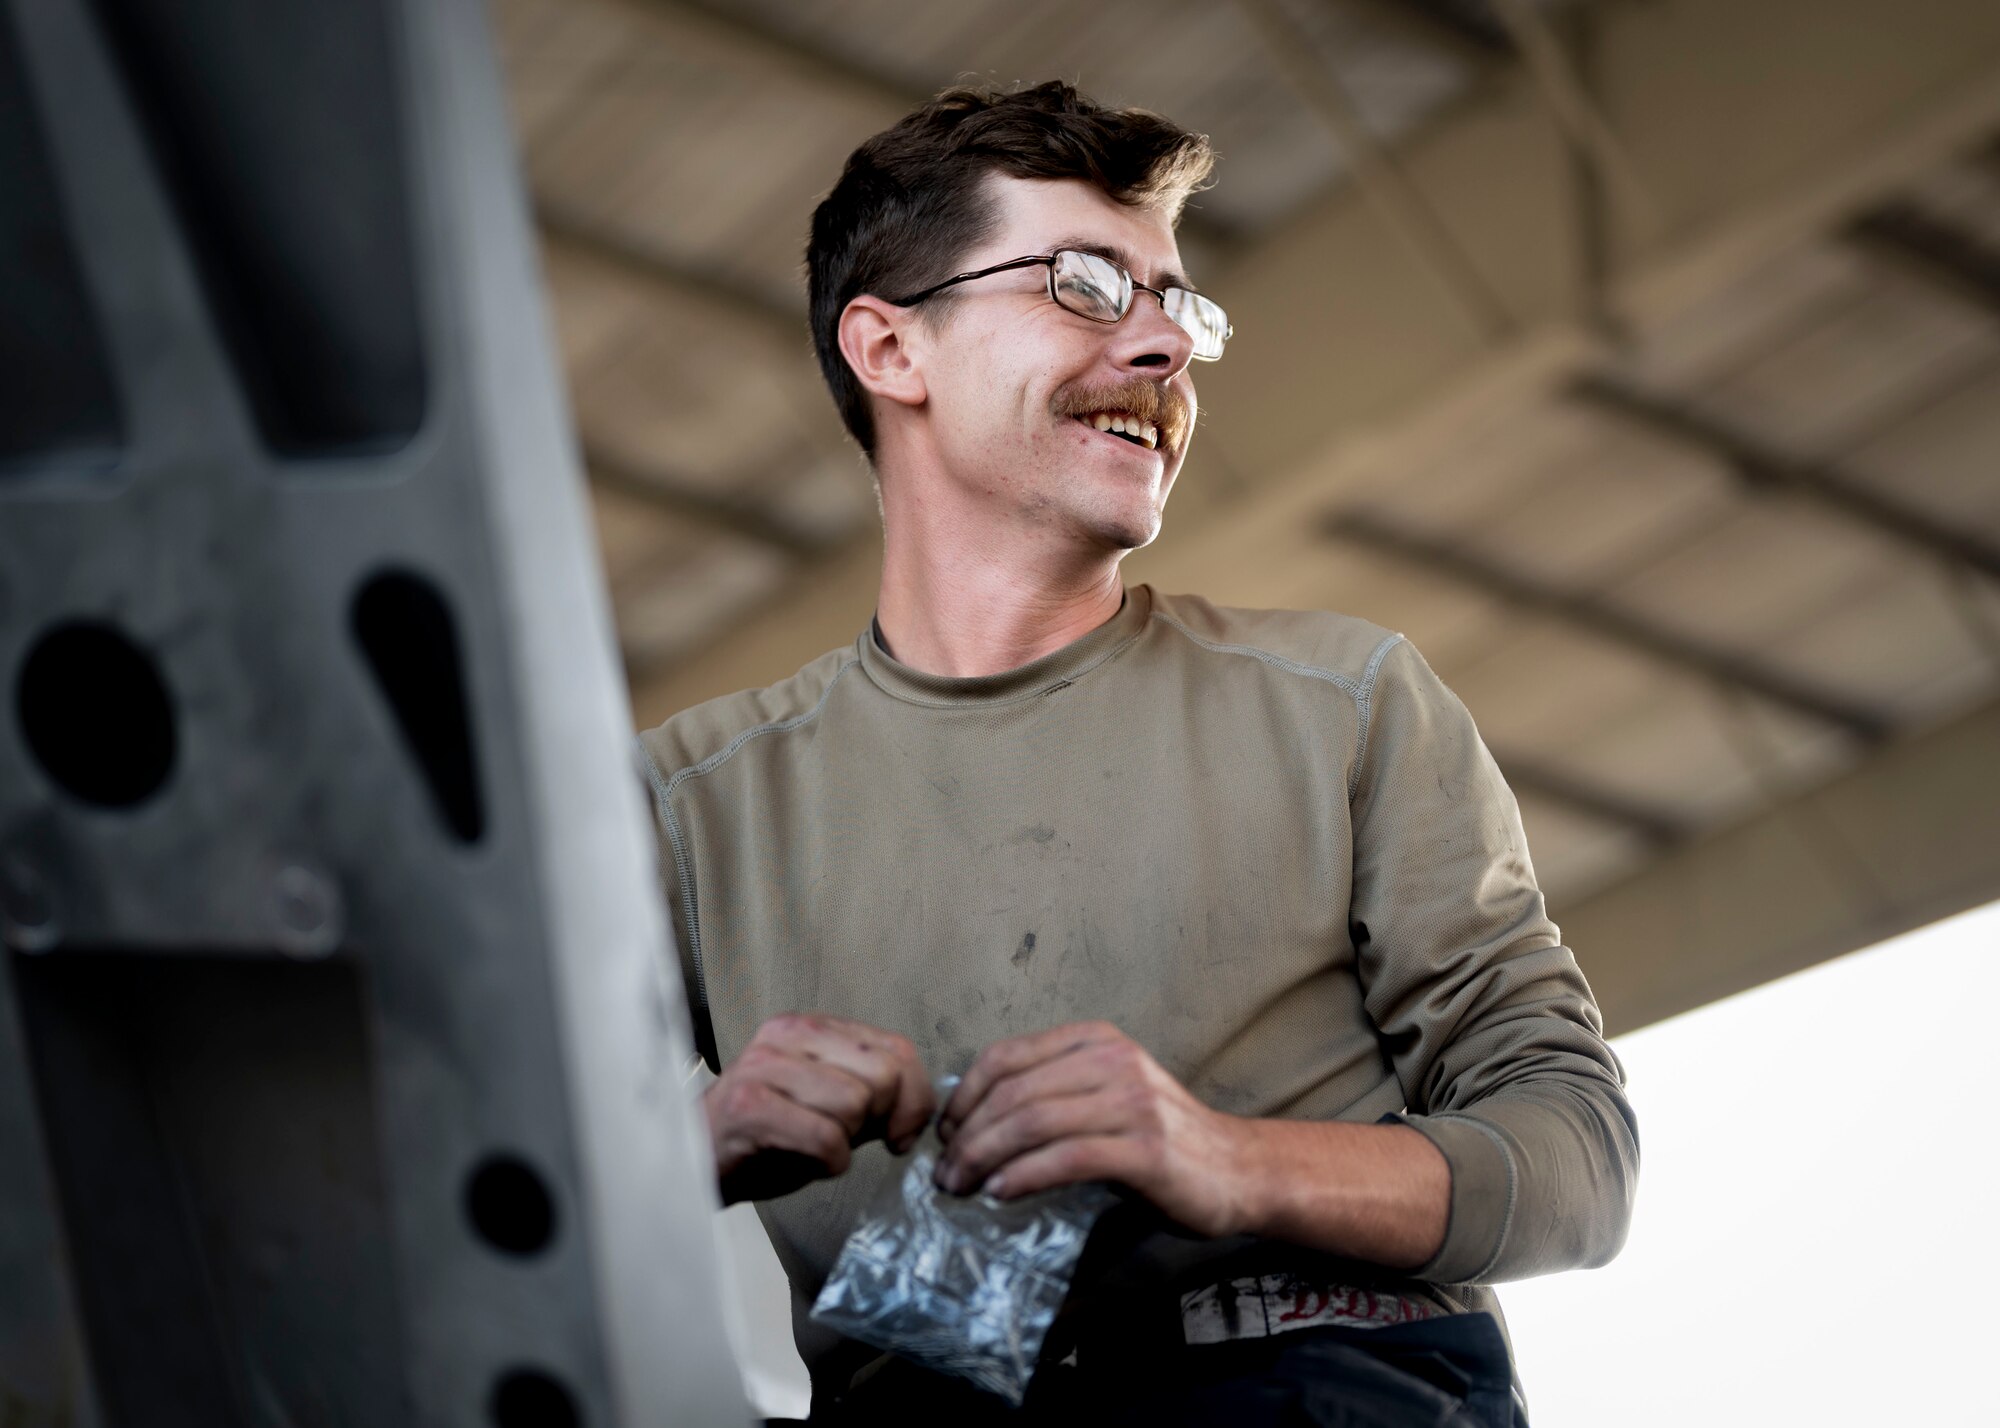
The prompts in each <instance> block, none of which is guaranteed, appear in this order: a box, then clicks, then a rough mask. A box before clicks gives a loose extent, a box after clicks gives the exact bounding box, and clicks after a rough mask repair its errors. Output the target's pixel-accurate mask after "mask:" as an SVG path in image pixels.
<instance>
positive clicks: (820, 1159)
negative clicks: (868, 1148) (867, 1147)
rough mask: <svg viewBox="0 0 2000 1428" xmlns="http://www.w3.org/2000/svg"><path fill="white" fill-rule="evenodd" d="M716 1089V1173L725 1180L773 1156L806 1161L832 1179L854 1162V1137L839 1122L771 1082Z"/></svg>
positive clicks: (743, 1082) (744, 1081) (738, 1083)
mask: <svg viewBox="0 0 2000 1428" xmlns="http://www.w3.org/2000/svg"><path fill="white" fill-rule="evenodd" d="M713 1089H714V1093H715V1100H714V1103H713V1108H712V1111H713V1115H714V1116H715V1120H716V1127H715V1128H716V1132H717V1134H716V1141H717V1145H716V1151H717V1160H718V1162H719V1164H718V1169H720V1170H721V1171H723V1172H724V1173H725V1174H726V1173H728V1172H729V1171H730V1170H732V1169H734V1168H735V1167H736V1166H737V1165H739V1164H740V1163H742V1162H743V1161H745V1160H748V1159H750V1158H752V1157H754V1156H756V1155H758V1154H761V1153H763V1152H766V1151H772V1150H782V1151H790V1152H793V1153H795V1154H798V1155H803V1156H805V1157H807V1158H808V1159H810V1160H813V1161H815V1162H817V1163H818V1164H820V1165H823V1166H825V1167H826V1170H825V1173H826V1174H828V1175H839V1174H841V1173H842V1172H844V1171H845V1170H846V1169H847V1166H848V1163H849V1161H850V1160H851V1159H852V1158H853V1153H852V1151H851V1150H850V1148H849V1140H850V1136H849V1134H848V1132H847V1129H846V1127H844V1126H843V1125H842V1124H841V1123H840V1121H839V1120H837V1119H836V1118H834V1117H833V1116H830V1115H828V1114H826V1113H825V1112H824V1111H818V1110H814V1109H813V1108H812V1107H810V1106H806V1105H803V1104H801V1103H800V1102H798V1101H795V1100H793V1099H792V1098H791V1097H790V1096H788V1095H786V1094H785V1093H784V1092H783V1091H780V1090H778V1089H777V1088H776V1087H774V1086H772V1085H770V1084H769V1083H768V1082H764V1081H757V1080H750V1079H748V1078H745V1079H742V1080H739V1081H736V1082H734V1083H732V1084H726V1085H725V1084H724V1083H722V1082H717V1083H716V1085H715V1087H714V1088H713Z"/></svg>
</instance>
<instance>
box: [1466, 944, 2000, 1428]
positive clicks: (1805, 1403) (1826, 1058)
mask: <svg viewBox="0 0 2000 1428" xmlns="http://www.w3.org/2000/svg"><path fill="white" fill-rule="evenodd" d="M1612 1045H1613V1046H1614V1047H1615V1048H1616V1049H1617V1051H1618V1054H1619V1056H1620V1057H1621V1058H1622V1059H1623V1060H1624V1062H1625V1068H1626V1072H1627V1074H1628V1076H1629V1078H1630V1089H1631V1096H1632V1102H1633V1105H1634V1107H1635V1108H1636V1109H1637V1111H1638V1115H1639V1138H1640V1144H1641V1147H1642V1153H1643V1159H1644V1168H1643V1171H1642V1173H1641V1175H1640V1181H1639V1200H1638V1210H1637V1214H1636V1215H1635V1217H1634V1220H1633V1225H1632V1235H1631V1239H1630V1240H1629V1241H1628V1242H1627V1243H1626V1246H1625V1252H1624V1253H1623V1254H1622V1255H1620V1256H1619V1258H1618V1259H1617V1260H1616V1261H1614V1262H1613V1263H1612V1264H1611V1265H1610V1266H1609V1267H1607V1268H1605V1269H1601V1270H1595V1271H1591V1272H1589V1273H1582V1274H1564V1275H1557V1276H1555V1277H1553V1278H1550V1279H1541V1280H1530V1281H1528V1282H1526V1283H1522V1284H1511V1285H1507V1286H1505V1287H1504V1288H1503V1289H1502V1290H1501V1299H1502V1302H1503V1303H1504V1304H1505V1305H1506V1309H1507V1317H1508V1322H1509V1325H1510V1326H1511V1328H1512V1330H1513V1334H1514V1346H1515V1351H1516V1355H1517V1358H1518V1361H1519V1366H1520V1371H1521V1378H1522V1382H1523V1384H1524V1385H1525V1386H1526V1388H1527V1392H1528V1402H1529V1406H1530V1408H1531V1409H1532V1410H1533V1414H1534V1423H1535V1428H1653V1425H1667V1424H1672V1425H1675V1428H1683V1425H1688V1424H1702V1425H1726V1424H1756V1425H1764V1424H1785V1425H1789V1424H1807V1423H1809V1424H1813V1425H1815V1428H1837V1425H1844V1424H1857V1425H1859V1424H1868V1425H1879V1424H1895V1425H1901V1424H1923V1425H1929V1424H1974V1423H1986V1424H2000V1378H1996V1375H1995V1373H1994V1367H1993V1365H1994V1355H1995V1353H1996V1350H2000V1307H1996V1293H2000V1183H1996V1171H2000V1152H1996V1150H1995V1138H1996V1136H2000V1108H1997V1107H1996V1097H2000V1088H1996V1085H1995V1078H1994V1070H1995V1061H1996V1056H2000V904H1995V905H1993V906H1989V907H1986V908H1983V909H1980V910H1978V911H1974V912H1969V913H1965V914H1963V915H1961V916H1959V917H1955V918H1952V919H1950V920H1948V921H1945V922H1941V923H1937V924H1935V925H1934V926H1932V927H1928V928H1925V929H1924V930H1922V931H1920V932H1914V933H1911V934H1909V935H1907V936H1904V937H1900V938H1897V939H1895V940H1893V941H1890V942H1886V943H1883V944H1882V945H1880V946H1878V947H1874V948H1871V949H1869V950H1868V951H1865V952H1857V953H1855V954H1853V955H1852V956H1848V957H1843V958H1840V959H1839V960H1837V961H1834V962H1830V963H1826V964H1824V965H1822V966H1820V967H1816V968H1814V969H1812V970H1810V971H1806V972H1802V973H1800V974H1798V975H1797V976H1794V977H1788V978H1786V979H1784V980H1783V981H1779V982H1773V983H1771V984H1769V985H1768V986H1764V987H1759V988H1757V989H1756V990H1754V991H1750V992H1746V993H1744V994H1742V995H1741V996H1737V997H1732V998H1730V999H1728V1000H1727V1001H1723V1002H1717V1003H1715V1004H1713V1005H1711V1006H1707V1007H1703V1008H1701V1009H1699V1010H1697V1011H1693V1012H1689V1013H1687V1014H1686V1015H1684V1016H1680V1017H1676V1018H1674V1019H1673V1020H1671V1021H1666V1022H1661V1023H1659V1024H1658V1025H1655V1026H1651V1027H1647V1028H1646V1029H1644V1030H1642V1031H1637V1032H1634V1033H1632V1034H1631V1035H1629V1036H1624V1037H1620V1038H1618V1039H1616V1040H1615V1041H1614V1042H1613V1043H1612Z"/></svg>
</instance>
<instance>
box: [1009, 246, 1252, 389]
mask: <svg viewBox="0 0 2000 1428" xmlns="http://www.w3.org/2000/svg"><path fill="white" fill-rule="evenodd" d="M1049 273H1050V284H1051V287H1052V288H1053V290H1054V292H1055V298H1056V301H1057V302H1058V303H1061V304H1062V305H1063V306H1064V307H1066V308H1068V309H1069V310H1070V311H1071V312H1073V313H1076V314H1077V315H1078V316H1080V317H1087V318H1089V319H1090V320H1091V321H1092V322H1117V321H1118V320H1119V319H1120V318H1122V317H1124V316H1125V314H1126V312H1128V311H1129V310H1130V309H1131V306H1132V293H1133V287H1132V275H1131V274H1130V273H1128V272H1126V271H1125V270H1124V269H1123V268H1121V267H1119V266H1118V264H1116V263H1114V262H1112V261H1111V260H1110V259H1109V258H1100V257H1098V256H1097V255H1096V254H1095V253H1079V252H1077V251H1076V250H1075V249H1073V248H1065V249H1063V250H1062V251H1060V252H1058V253H1057V254H1056V255H1055V261H1054V262H1053V263H1051V264H1050V265H1049ZM1162 305H1163V306H1164V307H1165V308H1166V310H1167V316H1168V317H1170V318H1172V319H1173V320H1174V321H1175V322H1177V323H1179V324H1180V325H1181V326H1182V327H1184V328H1186V329H1187V332H1188V335H1189V336H1190V337H1192V338H1194V355H1195V356H1197V357H1199V358H1201V359H1202V360H1203V361H1206V362H1213V361H1214V360H1215V359H1216V358H1218V357H1220V356H1221V355H1222V348H1223V345H1224V344H1225V343H1227V342H1228V341H1229V318H1228V315H1227V314H1225V313H1224V312H1223V310H1222V309H1221V308H1220V307H1218V306H1216V304H1215V303H1214V301H1213V300H1211V299H1209V298H1205V297H1203V296H1202V295H1201V294H1200V293H1191V292H1189V291H1188V290H1187V289H1186V288H1168V289H1167V290H1166V295H1165V297H1164V298H1163V299H1162Z"/></svg>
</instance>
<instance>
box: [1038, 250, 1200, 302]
mask: <svg viewBox="0 0 2000 1428" xmlns="http://www.w3.org/2000/svg"><path fill="white" fill-rule="evenodd" d="M1058 248H1073V249H1075V250H1076V251H1077V252H1079V253H1089V254H1092V255H1093V256H1095V257H1099V258H1109V259H1110V260H1111V261H1112V262H1114V263H1116V264H1117V265H1118V266H1119V267H1121V268H1123V269H1125V270H1126V271H1127V272H1130V271H1131V270H1132V269H1134V268H1136V267H1138V266H1139V265H1138V264H1137V263H1135V262H1133V261H1132V255H1131V254H1130V253H1127V252H1126V251H1125V250H1124V249H1123V248H1120V247H1118V246H1116V245H1115V244H1111V243H1094V242H1092V241H1091V240H1090V239H1088V238H1064V239H1061V240H1059V241H1058V242H1056V243H1055V244H1053V245H1051V247H1050V248H1049V251H1050V252H1051V253H1053V252H1055V251H1056V249H1058ZM1152 286H1154V287H1156V288H1186V289H1187V290H1188V291H1189V292H1191V293H1192V292H1199V291H1201V290H1200V289H1199V288H1197V287H1196V286H1195V285H1194V283H1193V282H1192V281H1191V280H1190V279H1189V278H1188V276H1187V274H1185V273H1183V272H1181V271H1180V270H1179V269H1177V268H1163V269H1161V270H1160V271H1159V272H1157V273H1155V274H1153V282H1152Z"/></svg>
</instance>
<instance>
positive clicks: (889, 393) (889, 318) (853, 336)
mask: <svg viewBox="0 0 2000 1428" xmlns="http://www.w3.org/2000/svg"><path fill="white" fill-rule="evenodd" d="M915 322H916V313H915V312H914V311H913V310H912V309H910V308H907V307H897V306H896V305H895V304H894V303H890V302H884V301H883V300H882V299H881V298H878V297H871V296H869V295H868V294H866V293H863V294H862V295H861V296H860V297H857V298H855V299H854V300H853V301H851V302H849V303H848V304H847V307H846V308H845V309H844V310H843V311H842V312H841V314H840V328H839V337H840V355H841V356H843V357H845V358H846V359H847V365H848V366H849V367H850V368H852V369H853V371H854V377H855V380H856V381H858V382H860V383H861V386H862V389H863V390H864V391H866V392H868V393H869V394H870V395H871V396H876V397H880V398H881V399H882V400H883V401H885V402H895V403H897V404H899V405H901V406H906V407H914V406H921V405H922V404H923V402H924V398H925V397H926V396H927V395H928V392H927V390H926V388H925V386H924V374H923V369H922V366H921V364H920V362H919V361H918V358H917V354H916V353H915V352H913V351H912V350H911V348H910V344H909V343H908V342H907V341H906V338H907V337H908V335H909V328H910V327H911V326H912V325H913V324H914V323H915Z"/></svg>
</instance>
